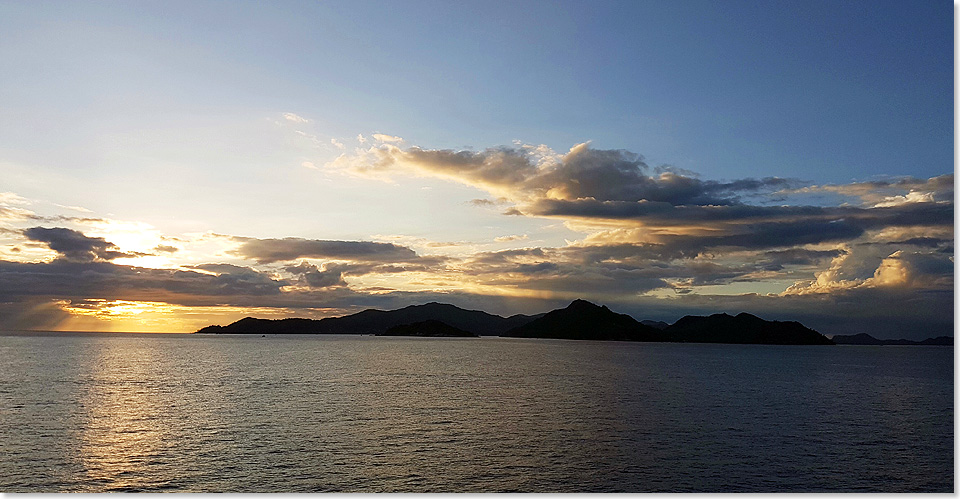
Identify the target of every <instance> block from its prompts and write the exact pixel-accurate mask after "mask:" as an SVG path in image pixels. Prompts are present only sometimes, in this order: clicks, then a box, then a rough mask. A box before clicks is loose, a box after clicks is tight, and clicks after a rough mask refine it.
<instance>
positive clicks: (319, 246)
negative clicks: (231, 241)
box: [236, 237, 420, 263]
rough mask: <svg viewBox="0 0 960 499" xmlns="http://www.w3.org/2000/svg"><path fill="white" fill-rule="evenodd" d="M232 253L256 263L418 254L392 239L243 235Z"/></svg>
mask: <svg viewBox="0 0 960 499" xmlns="http://www.w3.org/2000/svg"><path fill="white" fill-rule="evenodd" d="M236 253H237V254H238V255H239V256H242V257H243V258H248V259H251V260H256V261H257V263H273V262H285V261H292V260H297V259H299V258H322V259H331V260H351V261H360V262H383V263H389V262H412V261H416V260H418V259H419V258H420V257H419V256H417V253H416V252H414V251H413V250H412V249H410V248H407V247H406V246H399V245H396V244H392V243H375V242H369V241H325V240H317V239H301V238H298V237H287V238H284V239H247V240H245V241H244V242H243V244H242V245H241V246H240V248H239V249H237V251H236Z"/></svg>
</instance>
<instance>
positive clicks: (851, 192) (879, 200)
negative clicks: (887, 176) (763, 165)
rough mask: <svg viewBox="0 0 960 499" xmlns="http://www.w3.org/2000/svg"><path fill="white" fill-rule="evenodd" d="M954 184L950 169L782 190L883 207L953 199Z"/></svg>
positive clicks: (789, 192)
mask: <svg viewBox="0 0 960 499" xmlns="http://www.w3.org/2000/svg"><path fill="white" fill-rule="evenodd" d="M953 184H954V177H953V174H952V173H951V174H946V175H939V176H936V177H931V178H929V179H918V178H915V177H900V178H896V179H891V180H874V181H869V182H853V183H850V184H840V185H835V184H825V185H811V186H806V187H801V188H796V189H785V190H783V191H782V194H810V193H833V194H839V195H841V196H848V197H853V198H858V199H859V200H860V202H861V203H862V204H863V205H865V206H873V207H885V206H896V205H900V204H906V203H914V202H952V201H953V197H954V188H953Z"/></svg>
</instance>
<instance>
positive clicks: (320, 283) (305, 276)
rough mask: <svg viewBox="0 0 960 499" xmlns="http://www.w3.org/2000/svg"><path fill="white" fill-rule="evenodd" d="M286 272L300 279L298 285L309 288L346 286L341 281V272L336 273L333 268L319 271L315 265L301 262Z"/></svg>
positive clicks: (288, 268)
mask: <svg viewBox="0 0 960 499" xmlns="http://www.w3.org/2000/svg"><path fill="white" fill-rule="evenodd" d="M286 270H287V272H290V273H292V274H295V275H297V276H299V277H300V279H299V281H298V282H299V283H300V284H301V285H303V286H306V287H309V288H328V287H331V286H346V285H347V283H346V282H344V280H343V273H342V271H338V270H337V269H336V267H335V266H331V267H330V268H328V269H323V270H321V269H320V268H319V267H317V266H316V265H311V264H309V263H307V262H301V263H300V264H299V265H293V266H289V267H287V268H286Z"/></svg>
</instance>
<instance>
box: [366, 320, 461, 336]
mask: <svg viewBox="0 0 960 499" xmlns="http://www.w3.org/2000/svg"><path fill="white" fill-rule="evenodd" d="M377 336H422V337H428V338H458V337H467V338H476V337H477V336H479V335H478V334H476V333H470V332H467V331H464V330H463V329H458V328H455V327H453V326H451V325H449V324H444V323H443V322H440V321H435V320H428V321H423V322H415V323H413V324H402V325H399V326H393V327H392V328H390V329H387V330H386V331H384V332H382V333H379V334H377Z"/></svg>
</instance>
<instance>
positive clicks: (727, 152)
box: [0, 0, 954, 339]
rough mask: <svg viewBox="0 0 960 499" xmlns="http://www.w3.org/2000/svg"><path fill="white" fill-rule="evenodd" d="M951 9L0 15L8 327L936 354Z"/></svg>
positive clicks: (614, 7)
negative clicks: (540, 319)
mask: <svg viewBox="0 0 960 499" xmlns="http://www.w3.org/2000/svg"><path fill="white" fill-rule="evenodd" d="M953 22H954V12H953V5H952V4H951V3H948V2H943V1H923V2H903V1H826V2H818V1H809V0H803V1H791V0H788V1H782V2H743V1H710V2H700V1H693V0H687V1H682V2H673V1H629V2H627V1H625V2H599V1H588V2H533V1H525V2H471V3H466V2H418V1H403V2H357V1H334V2H307V1H300V2H295V1H284V2H234V1H230V2H227V1H186V2H175V1H163V2H159V1H158V2H86V1H85V2H44V1H37V2H33V1H29V2H28V1H14V2H3V1H0V33H2V34H0V67H2V68H3V69H2V71H0V109H2V112H0V329H43V330H80V331H151V332H190V331H194V330H196V329H198V328H200V327H202V326H205V325H208V324H227V323H230V322H232V321H234V320H237V319H239V318H242V317H244V316H256V317H263V318H281V317H313V318H319V317H325V316H331V315H343V314H346V313H352V312H356V311H360V310H363V309H365V308H380V309H393V308H399V307H402V306H406V305H411V304H419V303H425V302H429V301H441V302H447V303H452V304H455V305H458V306H461V307H464V308H471V309H482V310H486V311H488V312H491V313H497V314H501V315H509V314H514V313H539V312H544V311H548V310H550V309H553V308H556V307H558V306H564V305H566V304H567V303H569V302H570V301H571V300H573V299H575V298H584V299H587V300H590V301H593V302H596V303H600V304H606V305H608V306H609V307H610V308H612V309H613V310H615V311H618V312H623V313H629V314H631V315H633V316H634V317H635V318H637V319H655V320H663V321H667V322H673V321H675V320H676V319H678V318H680V317H681V316H683V315H686V314H701V315H702V314H709V313H715V312H721V311H725V312H730V313H738V312H741V311H747V312H751V313H754V314H757V315H760V316H761V317H764V318H767V319H778V320H799V321H801V322H803V323H804V324H805V325H808V326H810V327H813V328H815V329H817V330H818V331H820V332H821V333H824V334H826V335H828V336H830V335H833V334H853V333H859V332H867V333H870V334H872V335H874V336H876V337H880V338H900V337H903V338H914V339H922V338H926V337H930V336H937V335H941V334H947V335H952V334H953V320H954V315H953V293H954V291H953V279H954V263H953V258H954V257H953V255H954V244H953V240H954V230H953V226H954V200H953V199H954V177H953V169H954V167H953V165H954V150H953V138H954V118H953V94H954V87H953V81H954V80H953V79H954V69H953V43H954V42H953Z"/></svg>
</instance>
